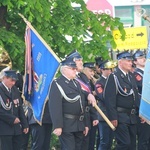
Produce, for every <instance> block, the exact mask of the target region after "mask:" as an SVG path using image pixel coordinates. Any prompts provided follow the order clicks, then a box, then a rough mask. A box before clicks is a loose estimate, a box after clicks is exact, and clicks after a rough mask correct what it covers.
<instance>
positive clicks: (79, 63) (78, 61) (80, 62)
mask: <svg viewBox="0 0 150 150" xmlns="http://www.w3.org/2000/svg"><path fill="white" fill-rule="evenodd" d="M75 63H76V66H77V71H78V72H81V71H82V70H83V60H82V58H81V59H75Z"/></svg>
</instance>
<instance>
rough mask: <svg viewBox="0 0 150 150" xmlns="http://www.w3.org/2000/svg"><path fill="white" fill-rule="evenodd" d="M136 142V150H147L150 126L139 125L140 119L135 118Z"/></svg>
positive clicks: (145, 124)
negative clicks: (136, 121)
mask: <svg viewBox="0 0 150 150" xmlns="http://www.w3.org/2000/svg"><path fill="white" fill-rule="evenodd" d="M137 120H138V123H137V140H138V150H148V147H149V138H150V125H149V124H147V123H141V120H140V117H138V116H137Z"/></svg>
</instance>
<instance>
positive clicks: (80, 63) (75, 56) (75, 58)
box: [66, 50, 83, 72]
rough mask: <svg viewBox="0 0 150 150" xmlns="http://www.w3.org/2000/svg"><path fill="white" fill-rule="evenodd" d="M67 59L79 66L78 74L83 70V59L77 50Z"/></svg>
mask: <svg viewBox="0 0 150 150" xmlns="http://www.w3.org/2000/svg"><path fill="white" fill-rule="evenodd" d="M66 58H67V59H73V61H74V62H75V63H76V66H77V72H80V71H82V70H83V58H82V56H81V55H80V54H79V52H78V51H77V50H73V51H72V52H71V53H70V54H68V55H67V57H66Z"/></svg>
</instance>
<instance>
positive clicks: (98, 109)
mask: <svg viewBox="0 0 150 150" xmlns="http://www.w3.org/2000/svg"><path fill="white" fill-rule="evenodd" d="M94 107H95V109H96V110H97V111H98V112H99V114H100V115H101V116H102V117H103V119H104V120H105V121H106V122H107V124H108V125H109V127H110V128H111V129H112V130H113V131H115V130H116V128H115V127H114V125H113V124H112V123H111V122H110V120H109V119H108V118H107V117H106V115H105V114H104V113H103V112H102V110H101V109H100V108H99V107H98V106H97V104H95V105H94Z"/></svg>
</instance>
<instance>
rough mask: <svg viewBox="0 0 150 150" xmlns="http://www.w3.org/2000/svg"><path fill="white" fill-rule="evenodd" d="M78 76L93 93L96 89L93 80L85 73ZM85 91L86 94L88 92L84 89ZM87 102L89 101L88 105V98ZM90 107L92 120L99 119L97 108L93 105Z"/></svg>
mask: <svg viewBox="0 0 150 150" xmlns="http://www.w3.org/2000/svg"><path fill="white" fill-rule="evenodd" d="M78 78H79V79H81V81H83V82H84V83H85V84H86V85H87V86H88V87H89V89H90V91H91V93H92V91H94V90H95V89H94V84H93V83H92V81H90V80H89V79H88V78H87V76H86V75H85V74H84V73H79V74H78ZM84 93H85V94H86V93H87V92H86V91H84ZM86 102H87V105H88V100H87V101H86ZM89 107H90V110H89V113H90V114H89V115H90V118H91V121H93V120H98V114H97V111H96V109H95V108H94V107H92V106H91V105H90V106H89ZM90 118H89V120H90ZM90 124H91V123H90Z"/></svg>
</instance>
